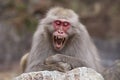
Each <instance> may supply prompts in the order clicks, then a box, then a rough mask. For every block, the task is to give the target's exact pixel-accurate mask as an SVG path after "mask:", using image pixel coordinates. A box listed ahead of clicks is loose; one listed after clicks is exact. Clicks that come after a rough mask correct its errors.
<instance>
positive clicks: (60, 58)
mask: <svg viewBox="0 0 120 80" xmlns="http://www.w3.org/2000/svg"><path fill="white" fill-rule="evenodd" d="M58 62H63V63H67V64H70V66H71V67H72V68H76V67H83V66H86V67H88V65H87V64H86V62H85V61H83V60H80V59H77V58H74V57H71V56H66V55H62V54H56V55H53V56H50V57H48V58H47V59H46V61H45V63H46V64H56V63H58Z"/></svg>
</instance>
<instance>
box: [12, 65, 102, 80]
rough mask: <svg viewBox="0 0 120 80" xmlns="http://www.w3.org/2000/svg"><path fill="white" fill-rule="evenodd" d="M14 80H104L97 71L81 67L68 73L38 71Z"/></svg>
mask: <svg viewBox="0 0 120 80" xmlns="http://www.w3.org/2000/svg"><path fill="white" fill-rule="evenodd" d="M13 80H104V79H103V77H102V76H101V74H99V73H97V72H96V71H95V70H93V69H90V68H86V67H81V68H76V69H73V70H71V71H68V72H66V73H62V72H59V71H38V72H30V73H23V74H21V75H20V76H18V77H16V78H14V79H13Z"/></svg>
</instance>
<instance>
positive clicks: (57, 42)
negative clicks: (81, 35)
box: [53, 35, 66, 50]
mask: <svg viewBox="0 0 120 80" xmlns="http://www.w3.org/2000/svg"><path fill="white" fill-rule="evenodd" d="M65 42H66V38H65V37H62V36H58V35H57V36H56V35H54V36H53V44H54V47H55V48H56V49H59V50H60V49H62V48H63V47H64V45H65Z"/></svg>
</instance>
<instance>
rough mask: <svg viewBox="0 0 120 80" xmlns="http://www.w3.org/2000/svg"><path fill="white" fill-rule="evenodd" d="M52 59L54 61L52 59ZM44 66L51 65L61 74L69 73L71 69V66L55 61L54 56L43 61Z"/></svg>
mask: <svg viewBox="0 0 120 80" xmlns="http://www.w3.org/2000/svg"><path fill="white" fill-rule="evenodd" d="M53 58H54V59H53ZM45 64H46V65H52V66H56V67H58V68H59V69H60V70H59V71H62V72H66V71H70V70H71V69H72V67H71V65H70V64H68V63H65V62H62V61H60V60H59V59H56V57H55V55H54V56H50V57H48V58H47V59H46V60H45Z"/></svg>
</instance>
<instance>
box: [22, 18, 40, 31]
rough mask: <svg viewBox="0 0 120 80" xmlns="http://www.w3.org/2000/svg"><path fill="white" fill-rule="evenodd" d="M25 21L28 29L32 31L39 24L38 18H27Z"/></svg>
mask: <svg viewBox="0 0 120 80" xmlns="http://www.w3.org/2000/svg"><path fill="white" fill-rule="evenodd" d="M24 22H25V26H26V28H27V30H29V31H30V32H34V31H35V29H36V27H37V25H38V20H37V19H35V18H26V19H25V21H24Z"/></svg>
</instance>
